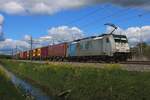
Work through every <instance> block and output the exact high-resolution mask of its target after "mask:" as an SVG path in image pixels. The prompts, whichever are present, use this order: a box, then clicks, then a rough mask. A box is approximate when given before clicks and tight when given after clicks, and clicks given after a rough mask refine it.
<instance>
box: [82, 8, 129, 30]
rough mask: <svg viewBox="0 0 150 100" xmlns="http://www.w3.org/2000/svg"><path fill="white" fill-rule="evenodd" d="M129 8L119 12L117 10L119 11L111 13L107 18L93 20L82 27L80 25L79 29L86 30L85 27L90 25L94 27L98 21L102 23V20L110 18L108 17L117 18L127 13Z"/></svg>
mask: <svg viewBox="0 0 150 100" xmlns="http://www.w3.org/2000/svg"><path fill="white" fill-rule="evenodd" d="M129 9H130V8H127V9H123V10H122V9H121V10H119V11H116V12H113V13H111V14H110V15H108V16H104V17H101V18H98V19H96V20H94V21H92V22H90V23H86V24H84V25H81V27H82V28H87V27H89V26H91V25H93V24H94V25H95V24H97V23H98V22H99V21H100V20H102V21H104V19H107V18H110V17H117V16H118V15H120V14H122V13H125V12H128V10H129Z"/></svg>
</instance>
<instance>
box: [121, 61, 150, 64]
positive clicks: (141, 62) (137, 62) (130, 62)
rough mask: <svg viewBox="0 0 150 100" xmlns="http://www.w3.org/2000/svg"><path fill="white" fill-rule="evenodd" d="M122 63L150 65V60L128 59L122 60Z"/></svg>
mask: <svg viewBox="0 0 150 100" xmlns="http://www.w3.org/2000/svg"><path fill="white" fill-rule="evenodd" d="M120 64H136V65H150V61H126V62H120Z"/></svg>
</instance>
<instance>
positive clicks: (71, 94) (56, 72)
mask: <svg viewBox="0 0 150 100" xmlns="http://www.w3.org/2000/svg"><path fill="white" fill-rule="evenodd" d="M1 63H2V64H3V65H4V66H5V67H6V68H7V69H8V70H10V71H12V72H13V73H15V74H17V75H18V76H20V77H22V78H24V79H26V80H28V81H29V82H31V83H32V84H34V85H36V86H39V87H40V88H42V89H43V91H45V92H46V93H47V94H49V95H50V96H52V97H54V98H55V99H56V98H57V97H58V96H60V97H61V96H62V97H63V95H64V97H67V98H68V99H69V100H149V99H150V95H149V94H150V72H137V71H125V70H122V69H121V68H120V65H118V64H109V65H103V66H104V67H105V68H103V69H100V68H96V67H94V68H93V67H92V66H84V67H78V65H77V66H76V65H72V64H63V63H50V64H38V63H29V62H28V63H25V62H17V61H10V60H1ZM67 93H68V95H67ZM61 94H62V95H61ZM65 94H66V95H65Z"/></svg>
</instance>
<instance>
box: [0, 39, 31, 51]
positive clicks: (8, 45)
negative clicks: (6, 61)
mask: <svg viewBox="0 0 150 100" xmlns="http://www.w3.org/2000/svg"><path fill="white" fill-rule="evenodd" d="M16 46H17V47H18V51H23V50H26V49H29V47H30V44H29V43H27V42H25V41H21V40H13V39H5V40H4V41H1V42H0V53H3V54H8V52H9V53H11V50H12V49H15V48H16ZM1 50H5V51H1ZM8 50H9V51H8Z"/></svg>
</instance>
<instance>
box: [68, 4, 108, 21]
mask: <svg viewBox="0 0 150 100" xmlns="http://www.w3.org/2000/svg"><path fill="white" fill-rule="evenodd" d="M106 6H107V7H109V6H110V5H108V4H106V5H104V6H103V7H101V8H97V9H95V10H94V11H92V12H89V13H87V14H85V15H83V16H81V17H79V18H77V19H75V20H72V21H71V22H69V23H67V24H73V23H77V22H80V21H82V20H85V19H86V18H88V17H90V16H92V15H94V14H96V13H98V12H99V11H101V10H104V9H105V7H106Z"/></svg>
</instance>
